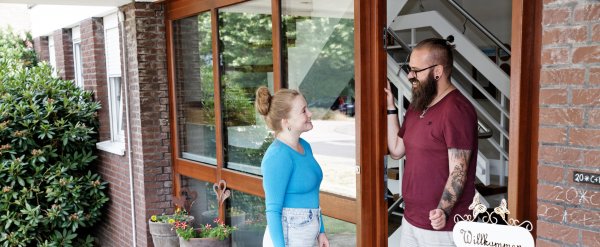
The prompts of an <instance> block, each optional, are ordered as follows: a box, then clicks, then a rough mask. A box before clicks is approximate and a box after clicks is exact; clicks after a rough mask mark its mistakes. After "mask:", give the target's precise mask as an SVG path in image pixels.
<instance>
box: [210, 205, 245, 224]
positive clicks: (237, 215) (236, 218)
mask: <svg viewBox="0 0 600 247" xmlns="http://www.w3.org/2000/svg"><path fill="white" fill-rule="evenodd" d="M218 216H219V211H218V210H217V209H212V210H208V211H205V212H202V221H201V222H200V223H201V224H206V223H210V222H211V221H212V220H213V219H214V218H217V217H218ZM225 217H226V218H227V219H226V220H227V222H229V223H230V224H231V225H232V226H241V225H243V224H244V222H246V213H245V212H244V211H242V210H240V209H238V208H229V209H227V214H226V216H225Z"/></svg>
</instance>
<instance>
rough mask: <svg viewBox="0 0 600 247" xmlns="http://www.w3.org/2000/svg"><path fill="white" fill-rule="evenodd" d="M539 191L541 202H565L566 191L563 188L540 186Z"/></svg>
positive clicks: (538, 195)
mask: <svg viewBox="0 0 600 247" xmlns="http://www.w3.org/2000/svg"><path fill="white" fill-rule="evenodd" d="M537 191H538V194H537V197H538V199H539V200H546V201H552V202H564V201H565V190H564V189H563V187H562V186H557V185H546V184H538V186H537Z"/></svg>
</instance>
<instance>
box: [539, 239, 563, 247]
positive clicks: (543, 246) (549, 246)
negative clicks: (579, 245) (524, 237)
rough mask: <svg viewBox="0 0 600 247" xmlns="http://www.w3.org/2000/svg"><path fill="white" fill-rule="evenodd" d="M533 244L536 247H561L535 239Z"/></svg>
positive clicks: (560, 246)
mask: <svg viewBox="0 0 600 247" xmlns="http://www.w3.org/2000/svg"><path fill="white" fill-rule="evenodd" d="M535 244H536V246H537V247H562V245H560V244H557V243H553V242H550V241H548V240H544V239H537V240H536V243H535Z"/></svg>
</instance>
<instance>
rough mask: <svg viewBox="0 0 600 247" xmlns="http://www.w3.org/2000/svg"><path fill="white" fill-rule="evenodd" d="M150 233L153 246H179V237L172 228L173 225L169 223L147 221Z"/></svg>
mask: <svg viewBox="0 0 600 247" xmlns="http://www.w3.org/2000/svg"><path fill="white" fill-rule="evenodd" d="M148 225H149V227H150V234H151V235H152V242H153V243H154V246H155V247H177V246H179V237H177V233H175V230H172V228H173V225H171V224H169V223H161V222H152V221H149V222H148Z"/></svg>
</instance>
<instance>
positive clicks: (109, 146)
mask: <svg viewBox="0 0 600 247" xmlns="http://www.w3.org/2000/svg"><path fill="white" fill-rule="evenodd" d="M96 148H97V149H98V150H102V151H105V152H109V153H113V154H116V155H120V156H124V155H125V143H124V142H113V141H103V142H98V143H96Z"/></svg>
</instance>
